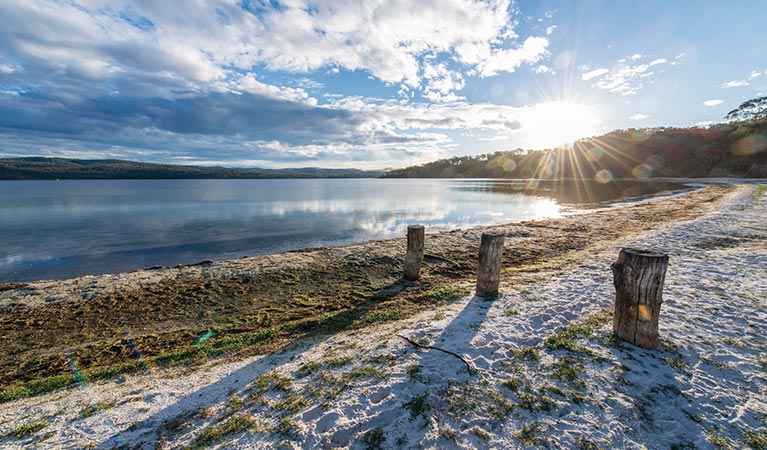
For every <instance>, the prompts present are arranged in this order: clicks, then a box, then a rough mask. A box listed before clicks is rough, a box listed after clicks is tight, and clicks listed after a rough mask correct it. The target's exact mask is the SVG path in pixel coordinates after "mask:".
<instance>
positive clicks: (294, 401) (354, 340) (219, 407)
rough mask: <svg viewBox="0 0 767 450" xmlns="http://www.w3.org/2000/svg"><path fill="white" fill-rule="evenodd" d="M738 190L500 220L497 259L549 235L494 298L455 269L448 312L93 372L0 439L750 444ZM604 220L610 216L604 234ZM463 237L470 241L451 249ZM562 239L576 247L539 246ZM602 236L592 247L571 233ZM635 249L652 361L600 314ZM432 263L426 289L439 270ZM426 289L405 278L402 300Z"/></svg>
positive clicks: (429, 311) (436, 307) (759, 323)
mask: <svg viewBox="0 0 767 450" xmlns="http://www.w3.org/2000/svg"><path fill="white" fill-rule="evenodd" d="M749 189H750V190H752V191H754V192H756V191H755V190H754V189H752V188H743V187H730V188H722V189H717V188H714V191H716V192H713V191H712V190H710V189H709V190H706V191H702V192H698V193H695V194H690V196H687V197H684V196H683V197H682V200H679V199H677V201H674V202H672V201H669V200H663V201H660V202H658V203H655V204H652V205H650V206H647V205H645V206H633V207H628V208H624V209H621V210H620V214H618V213H616V212H615V211H616V210H613V211H612V212H607V213H602V212H600V213H595V214H593V215H590V218H589V219H588V220H587V221H584V220H580V222H581V223H580V227H579V220H578V219H584V217H585V216H579V217H576V218H570V219H568V218H564V219H557V220H553V221H551V220H550V221H543V222H532V223H527V224H517V225H515V226H510V227H506V228H507V239H508V240H507V247H506V252H507V253H513V252H515V251H518V247H525V246H527V245H529V244H531V241H535V240H536V239H543V240H544V241H546V243H547V246H544V247H548V250H550V251H551V254H549V255H547V254H545V253H542V254H541V255H539V257H538V258H532V259H531V260H529V261H528V263H526V264H518V265H513V266H509V265H506V266H505V268H504V273H503V275H502V291H501V294H502V295H501V296H500V297H499V298H498V299H497V300H495V301H493V302H488V301H483V300H477V299H474V298H472V297H471V295H470V293H471V287H472V286H471V278H470V275H469V276H459V277H457V278H452V279H451V280H453V285H456V284H457V285H458V286H459V287H460V288H461V289H464V291H463V292H462V293H461V292H452V293H450V292H448V293H447V294H448V295H445V296H444V297H443V298H442V301H428V299H424V298H423V297H421V298H420V299H419V298H416V297H411V298H412V299H413V300H420V301H426V303H427V305H426V307H424V308H420V309H415V310H414V311H412V314H410V315H405V316H404V317H399V318H396V317H394V318H387V317H386V316H385V315H382V314H378V316H377V318H378V319H379V320H376V321H371V322H367V323H365V324H364V327H362V328H355V327H351V328H347V329H345V330H338V331H336V332H332V333H330V334H310V335H308V336H310V337H311V338H310V339H303V340H300V341H298V342H295V343H294V344H292V345H289V346H287V347H284V346H283V347H282V348H283V350H282V351H280V352H276V353H269V354H267V355H265V356H258V355H254V356H247V354H242V353H239V354H231V355H228V356H227V357H226V358H224V359H223V360H216V361H209V362H207V363H204V364H203V365H201V366H194V365H192V366H187V365H182V366H171V367H164V366H161V365H156V364H150V365H149V367H150V368H151V374H152V375H150V374H149V373H146V374H141V373H138V374H126V375H122V376H120V377H118V378H117V379H114V378H112V379H109V380H102V381H98V380H88V379H87V378H86V380H85V382H84V383H82V384H81V385H80V386H79V387H74V388H72V389H69V390H64V391H57V392H56V393H52V394H46V395H44V396H42V397H37V398H32V399H26V400H24V399H22V400H16V401H13V402H11V403H6V405H4V406H5V407H6V408H7V409H5V410H4V411H3V413H0V435H3V434H4V433H7V432H9V431H13V430H18V429H19V427H20V426H21V424H26V425H28V426H32V425H37V426H43V428H41V429H40V430H37V431H33V432H30V433H29V435H26V436H24V437H23V438H22V439H19V440H18V441H14V440H12V438H11V440H8V438H6V440H4V441H3V443H4V444H7V445H9V446H10V447H9V448H16V447H15V446H14V445H18V447H19V448H21V447H23V446H25V445H27V446H28V445H32V444H35V445H37V446H38V447H40V448H45V447H49V448H55V447H83V446H85V445H93V446H95V447H98V448H111V447H112V446H115V445H117V446H120V445H121V444H120V443H121V442H124V443H126V444H127V445H129V446H130V447H135V448H154V447H155V446H157V447H162V448H184V447H187V446H193V447H194V446H196V445H200V446H211V445H221V444H223V445H224V446H225V447H226V446H237V447H243V448H263V447H275V446H281V447H282V448H322V447H327V446H334V447H336V446H337V447H344V448H347V447H351V448H362V447H361V445H362V444H361V442H366V441H364V440H365V439H372V437H374V436H375V435H376V433H378V431H376V430H377V429H379V428H380V429H381V430H382V432H383V436H385V437H386V438H387V440H386V443H385V445H384V448H396V446H393V445H394V444H395V441H400V440H401V441H402V442H407V444H406V447H407V446H411V445H416V444H418V443H421V444H422V445H425V446H427V447H430V448H431V447H439V448H444V447H446V446H447V447H451V446H453V447H460V448H486V447H498V448H521V447H524V446H528V445H534V444H531V442H535V443H538V444H546V443H548V444H547V445H549V446H552V445H553V446H554V447H560V446H565V447H570V446H583V445H585V444H589V443H590V444H592V445H594V446H597V447H604V446H607V447H637V446H641V445H645V446H650V447H655V446H659V448H661V447H662V448H668V447H669V446H673V445H688V444H687V443H692V444H693V445H696V446H698V447H700V446H706V445H711V443H712V442H714V440H717V442H726V443H729V445H733V446H735V448H740V447H744V446H746V445H752V443H754V442H758V441H757V440H758V439H764V438H767V436H761V434H760V431H759V430H760V427H762V430H763V427H764V425H767V423H763V422H760V420H762V421H764V420H767V404H766V403H765V401H764V398H765V397H764V395H767V392H765V391H764V389H763V388H764V384H763V381H764V380H767V378H765V377H766V376H767V375H765V374H767V372H764V369H760V366H759V364H760V363H759V361H760V360H759V358H760V357H765V356H767V354H765V349H767V336H765V334H764V330H765V329H767V323H766V322H765V320H767V319H765V316H764V314H765V311H764V308H765V307H767V305H765V304H764V297H763V294H765V291H764V286H765V285H764V284H763V281H764V280H765V278H764V277H765V276H767V273H764V271H763V267H764V266H763V265H760V263H759V261H766V260H767V259H765V257H766V256H767V248H765V244H764V242H765V236H767V230H765V226H764V224H763V223H762V222H761V217H763V216H762V214H763V211H764V208H765V198H764V194H763V193H761V194H759V195H761V201H760V202H758V205H759V208H760V209H759V210H755V209H754V208H755V206H753V205H754V204H756V203H757V198H756V197H754V199H753V200H749V199H750V198H751V196H753V195H754V194H749ZM749 202H750V203H749ZM670 203H674V205H671V204H670ZM749 205H750V206H749ZM701 208H702V209H701ZM649 212H653V213H657V215H658V217H656V219H655V222H654V224H653V226H652V227H646V226H644V224H641V226H639V225H637V224H636V223H635V222H636V221H639V222H643V220H642V218H643V217H646V216H647V215H648V213H649ZM672 217H673V218H674V219H675V220H671V218H672ZM607 219H612V220H613V221H621V223H620V224H617V225H616V224H613V226H612V227H611V226H610V223H609V220H607ZM632 224H633V225H632ZM616 226H620V228H621V229H620V230H615V229H614V228H615V227H616ZM583 228H594V229H590V230H588V231H587V230H584V229H583ZM578 230H580V231H578ZM618 231H620V232H618ZM463 233H470V231H465V232H461V233H447V234H448V237H446V238H445V240H452V239H454V238H456V236H453V235H455V234H463ZM524 233H527V234H528V235H527V236H523V234H524ZM474 234H476V235H477V236H478V232H475V233H474ZM557 234H568V235H570V236H569V237H570V238H571V239H570V241H571V242H570V243H571V244H579V243H580V246H579V245H575V247H578V248H567V249H566V248H560V246H559V244H560V243H558V242H549V240H550V239H551V238H555V237H556V235H557ZM584 234H585V235H586V236H584ZM477 236H472V237H470V238H469V239H465V240H476V237H477ZM597 236H599V237H600V239H597V241H598V242H596V241H592V242H591V244H589V245H586V243H585V242H582V241H580V239H585V238H588V237H590V238H592V239H593V238H595V237H597ZM509 238H510V239H509ZM572 238H578V239H579V240H578V242H575V241H573V239H572ZM395 241H396V240H395ZM509 241H511V242H513V243H514V245H508V242H509ZM566 241H567V240H566ZM387 242H388V244H389V245H388V247H392V241H387ZM565 243H567V242H565ZM629 244H630V245H643V246H651V247H653V248H661V249H664V250H666V251H669V252H670V253H671V254H672V265H671V266H670V269H669V270H670V272H669V276H668V278H667V287H666V296H665V297H666V298H665V303H664V307H663V308H664V309H663V312H662V324H661V339H662V344H663V345H662V346H661V347H659V348H658V349H657V350H656V351H655V352H650V351H645V350H637V349H635V348H632V347H631V346H625V345H619V344H618V343H615V342H614V341H612V340H611V339H610V333H609V325H607V324H606V323H605V322H604V321H603V320H604V318H602V312H601V311H602V308H605V307H607V306H609V305H610V304H611V302H612V298H611V295H610V289H611V284H610V280H609V264H610V262H612V261H613V260H614V258H615V256H616V255H617V248H619V247H620V246H624V245H629ZM363 247H365V246H361V245H356V246H349V247H345V248H344V249H345V251H339V250H338V249H323V250H313V251H309V252H306V253H299V254H298V255H299V256H306V254H307V253H308V254H313V253H316V252H320V253H322V252H330V253H334V254H335V255H336V256H341V257H346V256H356V258H352V260H353V261H355V260H356V262H361V261H363V260H364V259H365V258H363V257H362V255H361V253H360V252H361V250H362V248H363ZM382 249H383V247H382ZM402 250H403V251H404V247H403V248H402ZM538 250H540V251H543V248H539V249H538ZM368 252H372V249H368ZM427 254H429V247H428V237H427ZM371 255H372V253H371ZM315 256H316V255H315ZM507 256H508V255H507ZM517 257H519V255H517ZM513 258H514V256H513V255H512V259H513ZM283 262H284V261H283ZM293 262H295V261H293ZM312 263H313V264H316V263H317V261H316V260H313V261H312ZM435 266H436V267H439V265H438V264H435V263H434V262H432V263H431V267H429V271H428V276H427V277H426V278H437V277H438V276H439V274H438V273H437V272H438V270H437V269H436V268H435ZM197 269H199V268H197ZM472 270H473V268H472ZM456 281H457V282H458V283H455V282H456ZM440 286H441V285H440ZM421 288H422V287H421V286H416V285H410V286H407V287H405V288H403V289H402V290H401V291H400V292H399V293H398V296H401V295H405V294H407V293H408V291H409V290H410V291H414V290H417V289H421ZM411 294H412V293H411ZM398 296H397V295H395V296H394V297H389V298H387V299H386V300H383V303H386V302H391V301H395V300H396V299H397V298H398ZM379 303H381V301H379ZM380 311H381V310H379V312H380ZM374 312H375V310H374ZM363 317H364V316H363ZM388 319H392V320H388ZM584 320H585V321H586V322H588V321H594V323H596V325H594V326H593V329H589V330H588V331H579V332H578V333H583V334H575V335H574V336H575V337H573V338H572V339H573V344H572V346H573V347H572V348H573V350H562V349H558V350H552V349H550V348H549V347H547V344H546V342H549V338H550V337H551V336H553V335H558V333H560V332H562V331H563V330H569V329H572V330H576V329H577V330H582V329H583V328H582V327H580V326H576V325H577V324H579V323H583V321H584ZM397 334H402V335H405V336H410V337H411V338H413V339H418V340H423V342H428V343H432V344H433V345H436V346H439V347H442V348H448V349H451V350H453V351H456V352H458V353H459V354H463V355H465V356H466V357H468V358H470V359H471V360H473V362H474V364H475V365H476V366H477V367H479V368H480V369H481V371H482V372H481V374H480V375H478V376H476V375H475V376H472V375H470V374H468V373H466V370H465V366H464V365H463V364H462V363H461V362H460V361H458V360H457V359H452V358H450V357H449V356H446V355H441V354H439V353H436V352H428V351H426V352H424V351H418V350H417V349H416V348H414V347H412V346H410V345H409V344H408V343H407V342H405V341H403V340H401V339H398V338H397V337H396V335H397ZM760 354H761V356H760ZM761 364H767V359H765V360H764V362H762V363H761ZM764 367H767V366H764ZM648 374H649V375H648ZM760 380H761V381H760ZM328 383H330V384H328ZM336 383H341V384H338V385H336ZM760 383H762V384H761V388H760V387H759V386H760ZM741 386H745V390H743V389H742V388H741ZM337 389H338V390H337ZM744 395H745V397H743V396H744ZM760 398H761V400H760ZM238 405H239V406H238ZM416 405H421V406H420V407H418V408H420V409H416ZM87 408H92V409H87ZM91 410H92V411H93V412H87V411H91ZM760 414H762V419H760ZM409 416H410V417H409ZM46 417H47V418H46ZM659 429H662V430H665V432H664V433H662V434H658V430H659ZM67 430H72V431H71V432H70V431H67ZM762 434H764V433H762ZM366 436H369V438H366ZM355 442H356V443H355ZM592 448H593V447H592Z"/></svg>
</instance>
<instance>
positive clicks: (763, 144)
mask: <svg viewBox="0 0 767 450" xmlns="http://www.w3.org/2000/svg"><path fill="white" fill-rule="evenodd" d="M766 148H767V135H765V134H752V135H751V136H748V137H744V138H743V139H738V140H737V141H735V143H734V144H733V145H732V148H731V149H730V151H731V152H732V153H733V154H734V155H738V156H745V155H751V154H753V153H756V152H759V151H762V150H764V149H766Z"/></svg>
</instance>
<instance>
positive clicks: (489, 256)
mask: <svg viewBox="0 0 767 450" xmlns="http://www.w3.org/2000/svg"><path fill="white" fill-rule="evenodd" d="M505 237H506V234H505V233H503V232H500V231H493V232H490V233H482V241H481V242H480V244H479V264H478V266H477V296H479V297H484V296H487V295H495V294H497V293H498V285H499V284H500V282H501V255H503V240H504V238H505Z"/></svg>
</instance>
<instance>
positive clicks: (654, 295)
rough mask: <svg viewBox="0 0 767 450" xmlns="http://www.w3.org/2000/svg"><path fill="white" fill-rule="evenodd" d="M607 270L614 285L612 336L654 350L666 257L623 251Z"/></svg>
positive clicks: (649, 251)
mask: <svg viewBox="0 0 767 450" xmlns="http://www.w3.org/2000/svg"><path fill="white" fill-rule="evenodd" d="M610 267H611V268H612V270H613V284H614V285H615V312H614V313H613V333H615V335H616V336H618V337H619V338H621V339H623V340H625V341H628V342H630V343H632V344H634V345H637V346H639V347H642V348H646V349H650V350H652V349H654V348H655V347H657V346H658V317H659V316H660V305H661V303H663V292H662V291H663V282H664V280H665V278H666V269H667V268H668V255H666V254H664V253H659V252H654V251H651V250H640V249H635V248H624V249H621V252H620V254H619V255H618V260H617V261H616V262H615V263H613V264H612V266H610Z"/></svg>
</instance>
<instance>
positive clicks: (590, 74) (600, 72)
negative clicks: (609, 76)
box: [581, 69, 610, 81]
mask: <svg viewBox="0 0 767 450" xmlns="http://www.w3.org/2000/svg"><path fill="white" fill-rule="evenodd" d="M609 72H610V69H594V70H590V71H588V72H586V73H583V74H581V79H583V80H585V81H588V80H590V79H592V78H597V77H600V76H602V75H604V74H606V73H609Z"/></svg>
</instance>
